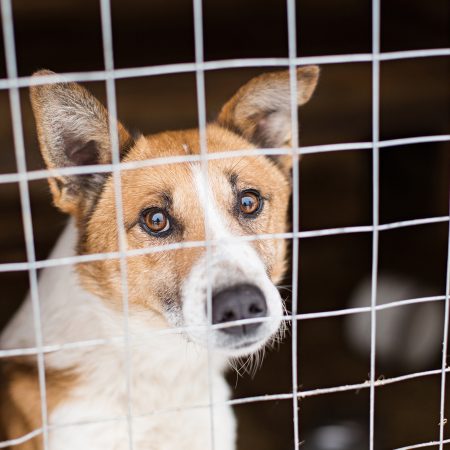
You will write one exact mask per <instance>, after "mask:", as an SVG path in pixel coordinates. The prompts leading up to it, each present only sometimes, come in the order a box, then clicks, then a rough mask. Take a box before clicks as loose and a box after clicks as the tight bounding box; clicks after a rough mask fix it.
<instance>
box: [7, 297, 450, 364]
mask: <svg viewBox="0 0 450 450" xmlns="http://www.w3.org/2000/svg"><path fill="white" fill-rule="evenodd" d="M445 300H446V295H433V296H429V297H417V298H410V299H405V300H397V301H391V302H387V303H383V304H380V305H377V306H376V310H377V311H382V310H385V309H391V308H397V307H400V306H406V305H415V304H420V303H430V302H441V301H442V302H445ZM370 312H371V306H361V307H357V308H344V309H338V310H334V311H323V312H314V313H303V314H297V315H296V316H295V319H297V320H311V319H320V318H326V317H337V316H346V315H351V314H361V313H370ZM272 319H273V317H270V316H269V317H264V318H255V319H241V320H236V321H230V322H227V323H223V324H216V325H212V326H211V329H213V330H218V329H222V328H229V327H232V326H236V325H247V324H252V323H263V322H267V321H270V320H272ZM282 320H283V321H284V322H289V321H291V320H292V315H291V314H289V315H286V316H283V317H282ZM204 327H205V326H204V325H195V326H194V325H193V326H186V327H177V328H167V329H162V330H154V331H149V332H147V333H139V334H131V335H130V340H132V341H133V342H134V341H139V340H146V339H149V338H152V337H155V336H160V335H171V334H180V333H186V332H190V331H199V330H202V329H204ZM120 342H123V336H122V335H120V336H113V337H111V338H101V339H88V340H81V341H74V342H67V343H64V344H48V345H44V346H42V347H41V348H40V349H39V351H41V352H42V353H44V354H46V353H54V352H58V351H63V350H70V349H76V348H83V347H97V346H101V345H112V344H117V343H120ZM37 352H38V349H37V348H35V347H27V348H14V349H8V350H0V358H10V357H14V356H26V355H35V354H37Z"/></svg>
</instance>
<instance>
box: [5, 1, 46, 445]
mask: <svg viewBox="0 0 450 450" xmlns="http://www.w3.org/2000/svg"><path fill="white" fill-rule="evenodd" d="M1 13H2V26H3V38H4V45H5V58H6V71H7V76H8V79H11V80H17V60H16V48H15V42H14V24H13V13H12V6H11V0H1ZM9 101H10V108H11V117H12V125H13V138H14V151H15V157H16V165H17V173H18V174H23V175H25V174H26V173H27V163H26V156H25V143H24V137H23V124H22V112H21V106H20V93H19V88H18V87H11V88H10V89H9ZM19 193H20V203H21V213H22V222H23V229H24V236H25V248H26V254H27V261H28V262H29V263H32V264H33V263H35V262H36V252H35V245H34V236H33V221H32V216H31V202H30V191H29V186H28V181H27V180H26V178H25V176H24V177H21V178H20V180H19ZM28 274H29V282H30V296H31V303H32V308H33V321H34V332H35V338H36V348H37V366H38V379H39V392H40V399H41V417H42V439H43V445H44V450H48V448H49V438H48V411H47V388H46V383H45V360H44V353H43V351H42V346H43V335H42V323H41V308H40V304H39V290H38V277H37V270H36V268H35V267H30V269H29V270H28Z"/></svg>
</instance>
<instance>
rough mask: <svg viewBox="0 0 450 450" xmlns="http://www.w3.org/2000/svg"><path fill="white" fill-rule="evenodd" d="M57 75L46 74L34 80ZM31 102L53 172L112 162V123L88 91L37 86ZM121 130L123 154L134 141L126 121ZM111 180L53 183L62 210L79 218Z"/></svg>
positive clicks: (52, 180)
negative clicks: (105, 182)
mask: <svg viewBox="0 0 450 450" xmlns="http://www.w3.org/2000/svg"><path fill="white" fill-rule="evenodd" d="M53 74H54V72H51V71H48V70H40V71H39V72H36V73H35V74H33V76H35V77H39V76H43V75H53ZM30 97H31V104H32V107H33V113H34V117H35V120H36V127H37V132H38V138H39V145H40V148H41V153H42V156H43V158H44V161H45V163H46V165H47V167H48V168H49V169H56V168H60V167H70V166H83V165H90V164H108V163H110V162H111V144H110V137H109V123H110V122H109V120H111V119H110V118H109V116H108V112H107V111H106V109H105V108H104V106H103V105H102V104H101V103H100V102H99V101H98V100H97V99H96V98H95V97H93V96H92V95H91V94H90V93H89V92H88V91H87V90H86V89H84V88H83V87H81V86H80V85H78V84H76V83H65V82H64V83H56V84H44V85H37V86H32V87H31V88H30ZM117 130H118V140H119V147H120V151H121V154H123V153H124V152H125V151H126V150H127V149H129V148H130V147H131V146H132V145H133V140H132V138H131V136H130V134H129V133H128V132H127V130H126V129H125V128H124V127H123V125H122V124H120V122H118V123H117ZM106 176H107V175H106V174H98V173H97V174H88V175H73V176H72V175H70V176H58V177H52V178H49V179H48V181H49V184H50V189H51V191H52V194H53V199H54V202H55V204H56V206H58V207H59V208H60V209H61V210H63V211H64V212H67V213H70V214H73V215H79V214H80V213H82V212H83V210H84V209H85V208H86V207H88V206H89V203H90V202H91V201H92V199H93V198H94V197H95V196H96V195H98V193H99V191H100V190H101V187H102V185H103V182H104V179H105V177H106Z"/></svg>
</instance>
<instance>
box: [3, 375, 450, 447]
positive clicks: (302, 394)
mask: <svg viewBox="0 0 450 450" xmlns="http://www.w3.org/2000/svg"><path fill="white" fill-rule="evenodd" d="M446 372H447V373H450V368H447V369H446ZM440 373H441V369H436V370H430V371H426V372H415V373H412V374H408V375H402V376H398V377H393V378H386V379H378V380H376V381H374V384H375V386H376V387H383V386H387V385H391V384H394V383H399V382H403V381H410V380H414V379H417V378H423V377H427V376H432V375H440ZM369 387H370V381H369V380H367V381H365V382H363V383H356V384H348V385H340V386H333V387H329V388H318V389H310V390H306V391H299V392H298V394H297V397H298V398H299V399H303V398H309V397H315V396H318V395H327V394H338V393H342V392H348V391H359V390H361V389H367V388H369ZM292 398H293V394H292V393H284V394H265V395H256V396H252V397H244V398H237V399H231V400H225V401H221V402H214V407H220V406H239V405H244V404H249V403H261V402H268V401H277V400H292ZM210 406H211V405H210V404H208V403H205V404H200V405H189V406H182V407H175V408H166V409H158V410H154V411H151V412H148V413H143V414H135V415H133V419H142V418H146V417H150V416H153V415H161V414H171V413H172V414H173V413H177V412H181V411H183V412H185V411H192V410H197V409H206V408H210ZM126 419H127V417H126V415H123V416H115V417H109V418H103V419H95V420H89V421H87V420H85V421H79V422H72V423H58V424H50V425H49V426H48V428H49V430H54V429H61V428H68V427H77V426H86V425H97V424H98V425H100V424H105V423H111V422H120V421H125V420H126ZM41 432H42V430H40V429H38V430H34V431H33V432H31V433H29V434H27V435H25V436H22V437H20V438H17V439H15V440H13V441H17V442H16V443H13V444H11V442H13V441H6V442H0V448H4V447H7V446H8V445H18V444H20V443H22V442H25V441H27V440H30V439H32V438H33V437H35V436H36V435H38V434H40V433H41ZM19 440H20V442H19ZM447 442H450V441H448V440H447V441H444V443H447ZM437 444H439V442H437ZM418 445H419V446H418V447H416V446H412V447H403V448H402V449H397V450H406V449H411V448H420V446H424V447H426V446H427V445H426V444H418ZM428 445H434V442H432V443H428Z"/></svg>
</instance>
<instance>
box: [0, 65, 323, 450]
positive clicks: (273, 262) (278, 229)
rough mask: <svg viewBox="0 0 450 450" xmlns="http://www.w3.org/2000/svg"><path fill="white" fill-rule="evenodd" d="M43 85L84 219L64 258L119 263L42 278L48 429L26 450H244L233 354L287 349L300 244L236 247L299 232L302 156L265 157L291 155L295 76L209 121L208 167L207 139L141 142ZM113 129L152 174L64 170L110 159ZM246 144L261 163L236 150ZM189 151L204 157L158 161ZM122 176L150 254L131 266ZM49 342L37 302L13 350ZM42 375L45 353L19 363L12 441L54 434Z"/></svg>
mask: <svg viewBox="0 0 450 450" xmlns="http://www.w3.org/2000/svg"><path fill="white" fill-rule="evenodd" d="M51 74H53V72H50V71H45V70H43V71H39V72H37V73H36V74H35V75H34V76H36V77H39V76H42V75H44V76H45V75H51ZM318 76H319V68H318V67H317V66H305V67H301V68H299V69H297V80H298V82H297V85H298V88H297V103H298V105H303V104H304V103H306V102H307V101H308V100H309V99H310V97H311V96H312V94H313V91H314V90H315V87H316V84H317V81H318ZM30 91H31V92H30V96H31V103H32V108H33V112H34V116H35V121H36V127H37V134H38V140H39V144H40V149H41V152H42V156H43V159H44V161H45V163H46V166H47V167H48V168H49V169H54V170H55V171H56V172H55V173H56V175H55V176H51V177H50V178H49V179H48V182H49V185H50V190H51V193H52V196H53V200H54V203H55V205H56V206H57V207H58V208H59V209H60V210H61V211H63V212H65V213H67V214H69V215H70V217H71V218H70V220H69V223H68V225H67V227H66V229H65V231H64V232H63V234H62V235H61V237H60V238H59V240H58V242H57V244H56V247H55V248H54V250H53V252H52V254H51V256H50V258H64V257H70V256H75V255H87V256H88V255H91V254H93V255H94V256H95V254H104V253H106V254H113V256H112V257H110V258H106V259H104V258H101V257H93V258H91V260H85V261H82V262H79V263H77V264H75V265H69V264H66V265H59V266H56V267H48V268H46V269H44V270H43V271H42V273H41V274H40V278H39V299H40V307H41V321H42V336H43V338H42V339H43V344H44V345H45V346H47V347H46V348H47V350H46V351H45V357H44V362H45V381H46V395H45V399H46V413H47V419H48V420H47V422H48V426H47V433H44V431H43V432H42V433H40V434H39V435H37V436H34V437H33V438H32V439H29V440H27V441H26V442H24V443H22V444H20V445H18V446H15V447H14V448H17V449H20V450H31V449H33V450H36V449H43V448H44V441H46V445H47V448H49V449H50V450H80V449H89V450H124V449H127V448H133V449H136V450H137V449H140V450H175V449H189V450H205V449H209V448H211V445H212V439H214V448H215V449H216V450H232V449H234V448H235V446H236V423H235V419H234V416H233V413H232V409H231V406H230V405H229V404H227V400H228V399H229V397H230V389H229V387H228V385H227V383H226V381H225V379H224V372H225V370H226V369H227V367H228V364H229V361H230V360H233V359H235V358H239V357H244V356H248V355H252V354H255V353H256V352H258V351H259V350H260V349H262V348H263V347H264V346H265V345H266V344H268V343H269V342H270V341H271V340H273V339H274V338H275V337H276V335H277V332H278V330H279V329H280V324H281V322H282V316H283V301H282V299H281V296H280V294H279V292H278V290H277V288H276V284H277V283H278V282H279V281H280V280H281V279H282V277H283V274H284V271H285V267H286V252H287V248H286V247H287V244H286V242H285V240H284V239H276V238H269V239H260V240H258V239H247V240H245V239H240V240H239V239H236V237H244V238H245V237H246V236H254V235H260V234H264V235H266V234H269V233H284V232H286V231H288V228H289V223H288V209H289V199H290V191H291V173H290V172H291V168H292V161H293V158H292V156H291V154H290V151H287V152H285V154H282V155H279V156H265V155H262V154H254V155H253V154H252V153H253V152H254V151H255V149H257V148H261V147H262V148H281V147H287V148H289V146H290V141H291V114H290V104H291V103H290V78H289V72H288V71H279V72H273V73H266V74H262V75H260V76H258V77H256V78H254V79H252V80H250V81H249V82H248V83H247V84H245V85H244V86H242V87H241V88H240V89H239V90H238V91H237V93H236V94H235V95H234V96H232V98H231V99H230V100H229V101H228V102H226V103H225V105H224V106H223V107H222V109H221V110H220V113H219V115H218V117H217V119H216V120H215V121H214V122H212V123H209V124H208V125H207V127H206V141H207V151H208V155H207V156H208V157H210V158H209V160H208V163H207V166H205V165H204V164H202V162H201V161H200V160H199V157H198V156H199V155H200V141H199V130H198V129H192V130H182V131H168V132H162V133H159V134H154V135H150V136H144V135H138V136H133V135H132V134H130V133H129V132H128V131H127V129H126V128H125V126H124V125H122V124H121V123H120V122H112V121H113V120H114V119H113V118H111V117H110V116H109V114H108V112H107V110H106V109H105V107H104V106H103V105H102V104H101V103H100V102H99V101H98V100H97V99H96V98H94V97H93V95H91V94H90V93H89V92H88V91H87V90H86V89H85V88H83V87H81V86H80V85H78V84H76V83H72V82H58V83H53V84H43V83H41V84H37V85H35V86H33V87H31V89H30ZM110 121H111V122H110ZM111 123H113V124H115V126H114V127H113V129H116V130H117V143H118V149H119V151H120V159H121V161H122V162H123V163H124V164H126V163H128V162H134V161H149V164H147V165H145V166H141V167H138V168H133V169H130V168H129V169H127V170H121V172H120V174H119V175H118V177H116V178H115V177H114V176H113V175H112V173H111V172H101V173H94V174H92V173H91V174H86V173H84V174H80V175H73V174H72V175H71V174H70V173H69V174H68V173H67V171H66V172H64V171H62V172H61V171H60V172H58V168H61V167H63V168H66V167H71V166H80V167H81V166H85V165H93V164H110V163H111V162H112V151H111V148H112V144H111V139H110V135H111V129H110V124H111ZM239 150H246V151H247V152H248V153H249V154H248V155H246V156H237V154H236V155H233V152H236V151H239ZM223 152H227V154H225V155H223ZM241 153H242V152H241ZM215 154H216V156H217V158H214V155H215ZM220 154H222V155H220ZM186 155H188V156H189V157H191V160H190V161H181V162H180V160H177V161H175V162H173V161H172V162H168V163H167V164H153V165H152V164H151V161H152V160H153V159H155V161H156V160H158V158H165V157H179V156H182V157H184V156H186ZM196 156H197V158H196ZM118 181H119V184H120V186H121V202H122V206H123V208H122V209H123V230H124V232H125V236H126V249H127V250H129V251H136V252H135V254H133V255H130V256H128V257H127V258H126V259H125V260H124V259H120V258H118V257H117V252H118V251H119V250H120V248H121V247H120V241H119V238H118V236H119V232H120V228H121V227H120V226H119V225H118V223H120V222H118V220H117V210H116V206H117V196H118V195H120V193H119V192H118V190H117V186H118ZM205 239H208V242H209V244H208V246H207V248H205V246H204V245H203V243H202V241H205ZM177 243H186V245H184V246H178V247H177V246H176V244H177ZM189 243H190V244H189ZM171 244H174V245H173V246H172V248H168V249H164V246H167V245H171ZM187 244H189V245H187ZM196 244H199V245H196ZM152 249H153V250H154V251H152ZM124 271H125V273H126V277H125V278H123V277H122V274H123V273H124ZM208 284H209V285H210V287H208ZM125 287H126V291H125ZM124 292H126V293H127V302H126V305H127V306H128V310H127V314H126V315H125V314H124V304H123V297H124ZM208 299H209V300H208ZM208 305H210V306H208ZM248 319H250V320H248ZM240 320H244V322H243V323H240V322H239V321H240ZM236 321H238V322H237V323H236ZM124 336H125V337H124ZM80 341H82V342H83V343H84V344H83V345H80V344H78V345H77V344H73V345H71V344H72V343H77V342H80ZM35 345H36V342H35V330H34V325H33V305H32V301H31V299H30V298H28V299H26V301H25V302H24V304H23V305H22V307H21V308H20V309H19V311H18V312H17V313H16V315H15V316H14V317H13V319H12V320H11V322H10V323H9V324H8V326H7V328H6V329H5V330H4V332H3V334H2V337H1V348H3V349H5V348H6V349H13V348H24V347H25V348H27V347H30V348H33V347H35ZM52 346H57V347H59V348H55V349H53V350H52ZM36 367H37V365H36V355H34V356H23V357H20V358H19V357H15V358H9V359H8V361H6V362H5V364H4V367H3V370H2V373H3V377H4V380H5V383H4V384H3V386H4V387H2V403H1V417H2V424H3V428H4V430H5V431H6V436H7V438H8V439H16V438H19V437H21V436H23V435H26V434H27V433H30V432H31V431H33V430H39V429H40V428H41V427H42V423H43V421H42V415H41V394H40V391H39V382H38V371H37V369H36ZM211 402H212V403H213V406H214V407H213V408H211V407H210V404H211ZM211 430H214V432H212V431H211Z"/></svg>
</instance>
